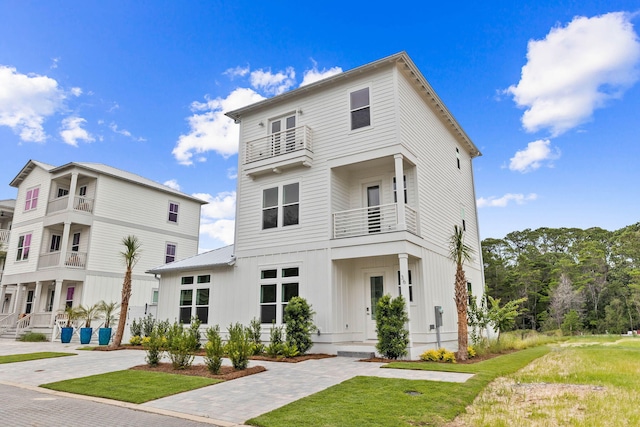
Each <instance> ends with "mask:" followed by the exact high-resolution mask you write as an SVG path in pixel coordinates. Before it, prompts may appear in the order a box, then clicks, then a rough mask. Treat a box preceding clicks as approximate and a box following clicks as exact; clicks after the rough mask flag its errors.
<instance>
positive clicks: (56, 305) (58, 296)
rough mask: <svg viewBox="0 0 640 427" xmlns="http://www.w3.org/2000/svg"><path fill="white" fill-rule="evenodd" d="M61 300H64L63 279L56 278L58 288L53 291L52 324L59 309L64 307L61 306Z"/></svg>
mask: <svg viewBox="0 0 640 427" xmlns="http://www.w3.org/2000/svg"><path fill="white" fill-rule="evenodd" d="M60 301H62V280H59V279H58V280H56V289H55V291H54V293H53V307H51V326H53V324H54V322H55V321H56V314H58V311H60V310H61V309H62V307H61V306H60Z"/></svg>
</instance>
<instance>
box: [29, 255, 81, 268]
mask: <svg viewBox="0 0 640 427" xmlns="http://www.w3.org/2000/svg"><path fill="white" fill-rule="evenodd" d="M60 254H61V252H60V251H58V252H49V253H46V254H40V262H39V263H38V268H49V267H59V266H60ZM86 264H87V253H86V252H73V251H71V252H67V255H66V256H65V257H64V267H70V268H85V266H86Z"/></svg>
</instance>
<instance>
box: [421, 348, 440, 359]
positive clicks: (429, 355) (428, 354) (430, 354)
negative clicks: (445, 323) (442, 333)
mask: <svg viewBox="0 0 640 427" xmlns="http://www.w3.org/2000/svg"><path fill="white" fill-rule="evenodd" d="M420 360H424V361H425V362H438V361H439V360H440V352H439V351H438V350H435V349H431V350H427V351H425V352H424V353H422V354H421V355H420Z"/></svg>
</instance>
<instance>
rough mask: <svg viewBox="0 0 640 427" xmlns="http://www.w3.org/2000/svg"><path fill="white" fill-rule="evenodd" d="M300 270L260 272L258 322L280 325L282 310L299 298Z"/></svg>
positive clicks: (278, 269)
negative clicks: (292, 299)
mask: <svg viewBox="0 0 640 427" xmlns="http://www.w3.org/2000/svg"><path fill="white" fill-rule="evenodd" d="M299 287H300V268H299V267H285V268H268V269H263V270H261V271H260V322H261V323H277V324H279V323H282V322H283V321H284V310H285V308H286V307H287V304H288V303H289V301H290V300H291V298H293V297H297V296H299V290H300V289H299Z"/></svg>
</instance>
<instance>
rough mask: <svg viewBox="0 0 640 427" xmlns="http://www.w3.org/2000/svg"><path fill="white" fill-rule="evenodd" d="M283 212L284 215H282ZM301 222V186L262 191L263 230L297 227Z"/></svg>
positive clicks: (289, 185)
mask: <svg viewBox="0 0 640 427" xmlns="http://www.w3.org/2000/svg"><path fill="white" fill-rule="evenodd" d="M280 211H282V215H280ZM299 220H300V184H299V183H297V182H295V183H293V184H286V185H283V186H281V187H273V188H267V189H265V190H263V191H262V229H263V230H266V229H268V228H276V227H286V226H288V225H296V224H298V223H299Z"/></svg>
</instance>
